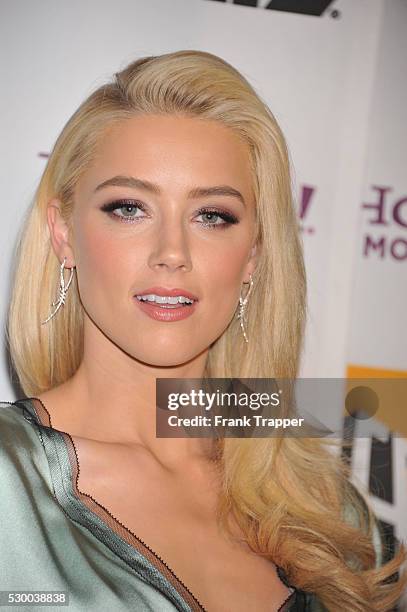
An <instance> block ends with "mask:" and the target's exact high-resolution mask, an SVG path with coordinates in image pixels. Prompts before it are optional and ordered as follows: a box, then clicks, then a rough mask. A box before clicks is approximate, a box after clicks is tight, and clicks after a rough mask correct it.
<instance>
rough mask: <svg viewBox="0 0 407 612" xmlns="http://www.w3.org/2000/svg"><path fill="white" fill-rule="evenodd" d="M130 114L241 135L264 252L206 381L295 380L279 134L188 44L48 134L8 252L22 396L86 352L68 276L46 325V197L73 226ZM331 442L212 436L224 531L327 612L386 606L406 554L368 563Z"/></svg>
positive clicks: (112, 86) (216, 347)
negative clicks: (108, 135) (85, 190)
mask: <svg viewBox="0 0 407 612" xmlns="http://www.w3.org/2000/svg"><path fill="white" fill-rule="evenodd" d="M138 114H171V115H177V114H178V115H180V116H190V117H196V118H201V119H203V120H213V121H218V122H221V123H222V124H223V125H225V126H228V127H230V128H231V129H232V130H234V132H235V133H237V134H238V135H239V136H240V137H241V138H242V139H243V140H244V141H245V142H247V143H248V145H249V149H250V164H251V170H252V177H253V190H254V194H255V200H256V239H257V243H258V244H259V246H260V247H261V248H260V256H259V260H258V264H257V268H256V270H255V273H254V276H253V280H254V287H253V292H252V297H251V299H250V300H249V303H248V307H247V321H248V323H247V325H246V329H247V333H248V336H249V338H252V339H253V340H252V341H251V342H249V344H246V343H245V341H244V338H243V335H242V334H241V330H240V324H239V322H238V321H237V319H236V318H234V319H233V320H232V321H231V322H230V324H229V325H228V327H227V329H226V330H225V332H224V333H223V334H222V336H221V337H220V338H219V339H218V340H217V341H216V342H214V343H213V345H212V346H211V348H210V351H209V356H208V361H207V365H206V369H205V377H208V378H228V377H232V378H273V377H276V378H295V377H296V375H297V373H298V368H299V359H300V354H301V350H302V345H303V336H304V326H305V319H306V278H305V269H304V262H303V255H302V245H301V241H300V238H299V231H298V221H297V216H296V213H295V209H294V206H293V201H292V188H291V177H290V164H289V155H288V150H287V145H286V142H285V139H284V136H283V134H282V132H281V130H280V128H279V126H278V124H277V122H276V119H275V118H274V116H273V114H272V113H271V111H270V110H269V108H268V107H267V105H266V104H265V103H264V102H263V101H262V100H261V98H260V97H259V95H258V94H257V93H256V92H255V91H254V89H253V88H252V86H251V85H250V84H249V83H248V81H247V80H246V79H245V78H244V77H243V76H242V75H241V74H240V73H239V72H238V71H237V70H236V69H235V68H233V67H232V66H231V65H230V64H228V63H227V62H226V61H224V60H222V59H221V58H219V57H217V56H215V55H212V54H211V53H206V52H203V51H195V50H184V51H178V52H174V53H167V54H164V55H160V56H151V57H145V58H141V59H139V60H137V61H134V62H132V63H130V64H129V65H128V66H127V67H126V68H125V69H123V70H122V71H120V72H118V73H116V74H115V77H114V80H113V81H112V82H109V83H107V84H105V85H103V86H101V87H99V88H98V89H97V90H96V91H94V92H93V93H92V94H91V95H90V96H89V97H88V98H87V99H86V100H85V101H84V102H83V103H82V104H81V106H80V107H79V108H78V110H77V111H76V112H75V113H74V114H73V115H72V116H71V118H70V119H69V120H68V122H67V123H66V125H65V127H64V128H63V130H62V132H61V134H60V135H59V137H58V139H57V140H56V142H55V145H54V147H53V149H52V152H51V154H50V156H49V159H48V162H47V165H46V168H45V171H44V173H43V176H42V178H41V181H40V184H39V187H38V189H37V191H36V194H35V196H34V199H33V202H32V205H31V207H30V209H29V211H28V213H27V216H26V219H25V222H24V226H23V228H22V231H21V233H20V235H19V239H18V244H17V251H16V266H15V270H14V282H13V291H12V298H11V303H10V309H9V318H8V326H7V336H8V343H9V347H10V356H11V360H12V365H13V368H14V369H15V372H16V374H17V376H18V379H19V383H20V385H21V388H22V390H23V391H24V393H25V394H26V395H27V396H36V395H38V394H40V393H42V392H44V391H47V390H49V389H51V388H53V387H56V386H58V385H60V384H62V383H64V382H65V381H67V380H68V379H69V378H71V376H73V374H74V373H75V371H76V370H77V368H78V367H79V365H80V363H81V361H82V357H83V321H84V315H83V308H82V305H81V302H80V298H79V293H78V287H77V283H76V275H75V274H74V277H73V281H72V287H71V289H70V293H69V295H68V297H67V300H66V303H65V305H64V307H63V308H62V309H61V310H60V311H59V313H58V316H57V317H55V318H53V319H51V321H50V323H49V324H48V325H46V326H42V325H41V321H43V320H44V319H45V317H46V316H47V314H48V311H49V305H50V304H51V302H52V301H53V300H54V299H55V291H56V279H57V278H58V275H59V262H58V260H57V257H56V256H55V253H54V252H53V250H52V247H51V242H50V236H49V230H48V226H47V222H46V209H47V205H48V203H49V201H50V200H51V199H52V198H53V197H58V198H59V199H60V200H61V203H62V209H61V210H62V214H63V216H64V218H65V220H66V221H67V222H68V224H69V220H70V215H71V211H72V208H73V206H74V189H75V185H76V183H77V182H78V180H79V178H80V177H81V176H82V174H83V173H84V172H85V171H86V169H87V168H88V167H89V165H90V164H91V163H92V160H93V159H94V158H95V155H96V153H97V148H98V144H99V142H100V140H101V138H102V137H103V135H104V134H105V132H106V130H107V129H109V127H111V126H112V125H113V124H115V123H117V122H122V121H125V120H126V119H130V118H132V117H134V116H135V115H138ZM338 444H339V442H338ZM332 446H335V443H334V442H333V441H332V440H330V441H328V440H326V439H321V438H288V437H283V438H257V439H255V438H254V439H231V438H229V439H224V440H221V441H220V442H219V457H218V459H219V465H220V468H221V474H222V479H223V490H222V493H221V496H220V500H219V521H220V525H221V526H222V528H224V529H226V530H227V531H229V533H230V534H232V531H231V527H230V524H229V518H230V516H233V517H234V518H235V520H236V521H237V523H238V525H239V526H240V528H241V529H242V531H243V533H244V534H245V538H246V541H247V543H248V544H249V546H250V548H251V549H252V550H253V551H255V552H256V553H258V554H260V555H263V556H264V557H266V558H269V559H270V560H271V561H273V562H275V563H277V564H278V565H280V566H281V567H282V568H283V569H284V570H285V571H286V573H287V576H288V579H289V581H290V582H291V583H292V584H295V585H296V587H298V588H300V589H303V590H305V591H309V592H311V593H314V594H315V595H316V596H317V597H318V599H320V601H321V602H322V603H323V605H324V606H325V607H326V608H327V609H328V610H335V611H337V610H352V611H355V612H366V610H372V611H377V612H383V611H385V610H390V609H391V608H392V607H393V606H394V605H395V603H396V602H397V600H398V599H399V598H400V596H401V594H402V592H403V588H404V586H405V585H406V584H407V575H406V573H404V574H402V575H401V577H400V578H399V580H398V581H397V582H394V581H389V578H390V577H394V576H393V574H394V573H395V572H396V571H397V570H399V569H400V568H401V566H402V564H403V562H404V561H405V560H406V558H407V554H406V551H405V548H404V547H403V546H400V547H399V550H398V551H397V554H396V556H395V557H394V558H393V559H392V560H391V561H389V562H388V563H386V564H385V565H382V566H381V567H377V565H378V564H377V563H376V555H375V550H374V547H373V545H372V530H373V526H374V523H375V519H374V517H373V514H372V512H371V510H370V508H368V507H367V506H365V504H364V503H363V499H362V498H361V496H360V494H357V492H356V491H355V489H354V487H353V486H352V485H350V483H349V474H348V468H347V467H346V466H345V464H344V463H343V462H341V461H340V460H339V459H338V458H337V455H336V454H335V453H333V452H332ZM334 450H335V449H334ZM345 503H350V504H351V505H352V506H353V507H354V509H355V511H356V514H357V517H358V523H359V528H356V527H355V526H352V525H351V524H350V523H349V522H348V521H347V520H346V519H345V517H344V514H343V507H344V504H345ZM366 507H367V509H368V512H367V513H366Z"/></svg>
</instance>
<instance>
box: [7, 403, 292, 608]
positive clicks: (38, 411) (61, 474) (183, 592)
mask: <svg viewBox="0 0 407 612" xmlns="http://www.w3.org/2000/svg"><path fill="white" fill-rule="evenodd" d="M13 403H15V404H18V403H22V404H23V405H24V408H25V409H26V410H28V412H29V413H30V416H31V417H32V418H34V420H35V424H36V425H37V426H38V427H39V430H38V431H39V433H40V438H41V442H42V445H43V447H44V450H45V453H46V457H47V460H48V464H49V468H50V475H51V480H52V485H53V489H54V497H55V498H56V499H57V501H58V503H59V505H60V506H61V507H62V508H63V510H64V512H65V513H66V514H67V515H68V516H69V518H70V519H71V520H73V521H75V522H79V523H80V524H82V525H83V526H84V527H86V528H87V529H89V531H91V533H92V534H93V535H94V536H95V537H96V538H97V539H98V540H99V541H101V542H102V543H103V544H105V545H106V546H108V548H109V549H110V550H111V551H112V552H113V553H114V554H115V555H116V556H118V557H120V558H121V559H122V560H123V561H125V562H126V563H127V564H128V565H130V567H132V569H134V570H135V571H136V572H137V573H138V574H139V575H141V576H142V578H143V579H144V580H146V579H147V580H148V582H149V583H150V584H153V586H155V587H156V588H158V589H159V590H160V591H161V592H163V585H162V578H163V577H164V579H165V586H166V587H167V588H166V589H165V590H164V594H165V596H166V597H169V598H170V599H171V600H172V602H173V603H174V604H175V606H176V607H177V608H178V609H179V610H182V612H184V611H185V612H187V611H192V612H208V611H207V609H206V608H205V607H204V606H203V604H202V603H201V602H200V601H199V600H198V599H197V597H196V596H195V595H194V594H193V593H192V591H191V590H190V589H189V588H188V587H187V585H186V584H185V583H184V582H183V581H182V580H181V578H179V577H178V576H177V575H176V574H175V572H174V571H173V570H172V569H171V567H170V566H169V565H168V564H167V563H166V562H165V561H164V559H162V558H161V557H160V555H158V553H156V552H155V551H154V550H153V549H152V548H150V547H149V546H148V544H146V543H145V542H144V541H143V540H142V539H140V538H139V537H138V536H137V535H136V534H135V533H133V532H132V531H131V530H130V529H129V528H128V527H126V526H125V525H124V524H123V523H121V522H120V520H119V519H117V518H116V517H115V516H114V515H113V514H112V513H111V512H110V511H109V510H108V509H107V508H106V507H105V506H103V505H102V504H101V503H100V502H98V501H97V500H96V499H95V498H93V497H92V495H90V494H88V493H84V492H82V491H80V490H79V488H78V479H79V472H80V464H79V458H78V453H77V450H76V446H75V443H74V441H73V438H72V436H71V434H69V433H67V432H65V431H61V430H58V429H54V428H53V426H52V421H51V415H50V413H49V412H48V410H47V408H46V407H45V405H44V404H43V402H42V400H40V399H39V398H38V397H27V398H22V399H19V400H16V401H15V402H13ZM24 416H25V418H26V420H28V421H30V422H31V423H33V421H32V418H29V417H27V415H26V414H25V415H24ZM44 434H46V435H45V436H44ZM95 527H96V530H95ZM123 541H124V542H125V543H126V544H127V545H128V546H127V547H126V546H123ZM140 555H141V557H142V558H141V559H140ZM143 559H144V563H142V566H143V568H142V570H140V567H141V566H140V561H142V560H143ZM145 561H147V564H146V563H145ZM151 566H152V567H151ZM275 567H276V571H277V574H278V577H279V579H280V580H281V582H282V583H283V584H284V585H285V586H287V587H288V588H290V589H292V591H291V592H290V593H289V595H288V596H287V598H286V599H285V600H284V602H283V603H282V604H281V606H280V607H279V608H278V612H289V611H290V610H291V609H292V608H291V606H292V605H293V604H295V603H296V602H297V598H296V595H297V593H298V592H299V591H298V589H296V587H295V586H294V585H292V584H290V583H289V582H288V580H287V576H286V574H285V572H284V570H283V569H282V568H281V567H280V566H278V565H277V564H275ZM143 570H144V571H143ZM152 570H157V571H158V572H159V574H160V576H157V575H156V573H155V572H154V571H152ZM185 604H186V606H185ZM180 605H181V607H179V606H180Z"/></svg>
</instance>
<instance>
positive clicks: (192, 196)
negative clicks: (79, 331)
mask: <svg viewBox="0 0 407 612" xmlns="http://www.w3.org/2000/svg"><path fill="white" fill-rule="evenodd" d="M114 177H122V178H121V179H118V178H116V179H114ZM123 177H125V179H123ZM112 179H114V180H112ZM129 179H130V180H129ZM134 179H138V180H134ZM109 183H110V184H109ZM103 184H104V185H103ZM215 187H217V188H218V189H217V190H215V189H214V188H215ZM220 188H222V189H220ZM205 190H206V191H205ZM239 194H240V195H239ZM74 199H75V203H74V210H73V217H72V233H70V234H68V233H67V231H66V227H64V225H63V221H62V219H61V217H60V215H58V214H55V211H57V208H56V206H58V201H52V203H51V204H53V205H54V206H51V207H49V209H48V210H49V212H48V222H49V225H50V229H51V240H52V243H53V247H54V250H55V252H56V253H57V255H58V257H59V260H60V261H62V259H63V257H67V262H66V267H71V266H74V265H75V266H76V273H77V279H78V287H79V293H80V298H81V302H82V304H83V307H84V309H85V313H86V317H85V324H87V325H89V324H90V322H92V323H93V324H94V325H95V326H96V328H97V329H98V330H100V332H102V333H103V335H104V337H105V338H106V341H108V342H109V341H110V342H113V343H114V344H115V345H116V346H117V347H119V348H120V349H122V350H123V351H125V352H126V353H127V354H129V355H131V356H132V357H133V358H135V359H138V360H140V361H142V362H144V363H148V364H151V365H156V366H170V365H178V364H182V363H186V362H187V361H190V360H191V359H193V358H194V357H195V356H197V355H200V354H202V353H203V352H205V351H208V349H209V347H210V345H211V344H212V343H213V342H214V341H215V340H216V339H217V338H218V337H219V336H220V335H221V334H222V333H223V332H224V330H225V329H226V328H227V326H228V325H229V323H230V321H231V319H232V318H233V316H234V315H235V312H236V308H237V306H238V301H239V295H240V292H241V290H242V288H243V285H242V283H243V282H248V281H249V273H253V272H254V269H255V259H256V256H258V254H257V253H256V247H255V246H254V243H253V239H254V221H255V202H254V195H253V192H252V181H251V175H250V166H249V150H248V146H247V144H246V143H245V142H244V141H243V140H241V139H240V138H239V136H238V135H237V134H235V133H234V132H233V131H232V130H230V129H229V128H227V127H225V126H223V125H221V124H219V123H218V122H215V121H203V120H200V119H197V118H190V117H175V116H158V115H143V116H137V117H133V118H131V119H129V120H125V121H123V122H120V123H118V124H115V125H113V126H111V127H110V128H109V129H108V130H107V131H106V132H105V134H104V137H103V139H102V140H101V142H100V145H99V148H98V154H97V156H96V159H95V161H94V162H93V163H92V165H91V166H90V167H88V169H87V171H86V172H85V173H84V174H83V175H82V177H81V179H80V181H79V182H78V184H77V185H76V188H75V194H74ZM55 205H56V206H55ZM51 209H53V212H51ZM152 287H163V288H165V289H172V288H177V289H180V292H179V294H180V295H183V290H184V293H185V292H189V293H190V294H193V295H194V296H196V297H197V298H198V301H196V302H194V304H193V306H192V307H191V306H188V305H186V306H182V307H180V306H179V307H178V308H177V311H175V310H174V311H171V309H164V308H162V307H161V308H160V307H159V306H157V305H156V306H155V307H151V306H141V305H140V302H139V301H138V299H137V298H136V297H135V296H136V295H139V294H141V293H143V292H145V291H146V290H147V291H148V290H149V289H150V288H152ZM247 289H248V285H244V289H243V291H244V292H246V291H247ZM148 293H150V291H148ZM151 293H154V291H151ZM154 309H155V310H158V311H159V312H158V315H156V316H153V310H154ZM181 309H182V312H181ZM175 312H177V313H181V317H178V315H175V316H173V315H174V314H175ZM160 313H161V314H160ZM184 314H185V315H186V314H188V316H184ZM87 317H88V318H89V320H88V321H87ZM85 333H86V331H85Z"/></svg>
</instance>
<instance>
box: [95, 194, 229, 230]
mask: <svg viewBox="0 0 407 612" xmlns="http://www.w3.org/2000/svg"><path fill="white" fill-rule="evenodd" d="M122 208H123V209H124V208H126V209H127V212H129V209H134V210H141V211H143V212H145V213H146V212H147V211H146V207H145V206H144V204H143V203H142V202H139V201H136V200H115V201H114V202H109V203H107V204H104V205H103V206H101V210H103V211H104V212H106V213H108V214H109V215H110V216H111V217H115V218H116V219H118V220H119V221H120V222H121V223H138V221H139V220H140V219H144V217H143V216H135V215H118V214H116V213H115V212H114V211H116V210H119V209H122ZM197 215H198V216H201V215H208V216H209V217H211V218H213V216H215V217H218V218H219V219H223V222H222V223H212V222H209V223H208V222H201V223H200V225H203V226H204V227H205V228H209V229H215V228H216V229H226V228H227V227H229V226H230V225H235V224H236V223H239V219H238V218H237V217H236V216H235V215H233V214H232V213H230V212H228V211H226V210H218V209H215V208H211V207H206V206H204V207H202V208H200V209H199V210H198V211H197Z"/></svg>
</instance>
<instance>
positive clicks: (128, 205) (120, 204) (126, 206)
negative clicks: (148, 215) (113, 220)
mask: <svg viewBox="0 0 407 612" xmlns="http://www.w3.org/2000/svg"><path fill="white" fill-rule="evenodd" d="M101 210H103V211H105V212H107V213H109V214H110V215H112V216H114V217H118V218H119V219H120V221H124V222H125V223H126V222H129V221H130V222H132V221H133V220H134V219H143V218H144V215H141V216H140V215H137V216H136V214H135V212H136V211H137V210H142V211H144V212H145V210H146V209H145V207H144V205H143V204H142V203H141V202H136V201H135V200H116V201H115V202H109V203H108V204H104V205H103V206H101ZM116 210H122V211H123V212H124V214H120V215H119V214H117V213H116V212H114V211H116Z"/></svg>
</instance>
